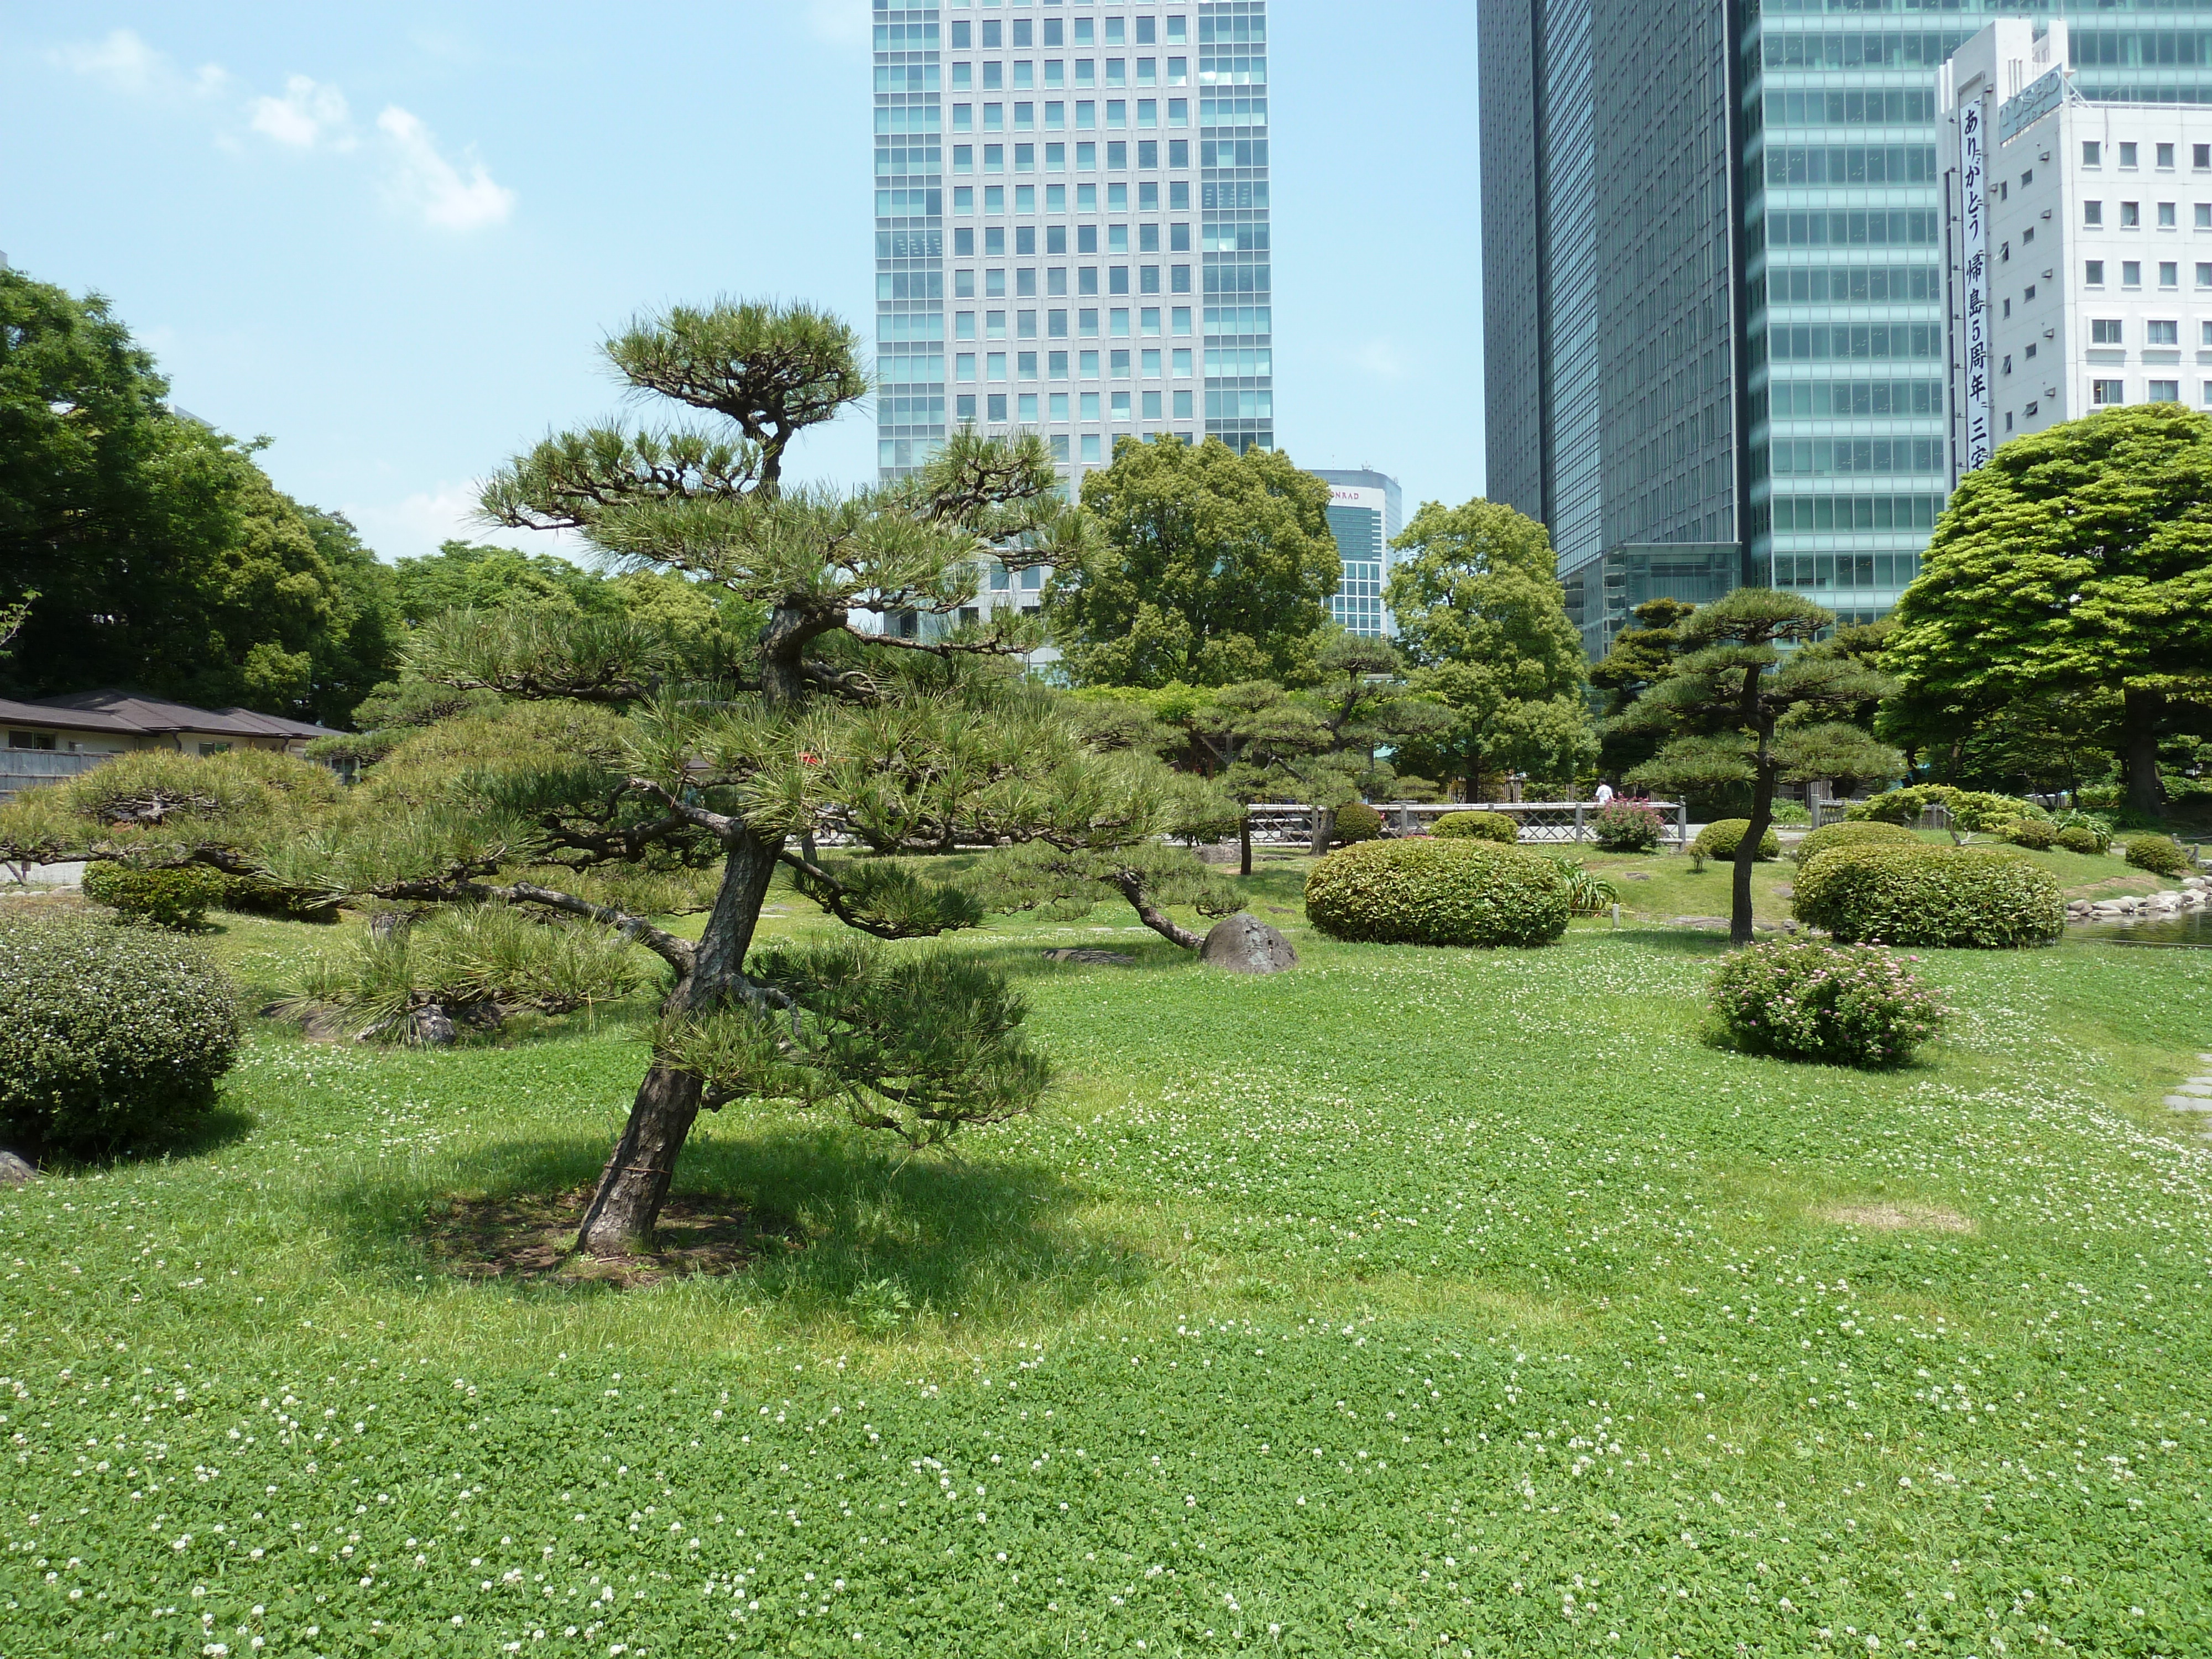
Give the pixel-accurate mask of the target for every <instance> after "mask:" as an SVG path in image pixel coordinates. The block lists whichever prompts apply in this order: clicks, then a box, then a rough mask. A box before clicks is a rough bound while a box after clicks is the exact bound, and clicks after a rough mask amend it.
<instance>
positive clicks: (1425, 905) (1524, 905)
mask: <svg viewBox="0 0 2212 1659" xmlns="http://www.w3.org/2000/svg"><path fill="white" fill-rule="evenodd" d="M1570 905H1571V892H1570V890H1569V885H1568V882H1567V879H1566V878H1565V876H1564V875H1563V874H1562V873H1561V872H1560V870H1559V866H1557V865H1556V864H1554V863H1553V862H1552V860H1549V859H1547V858H1545V857H1543V856H1542V855H1541V854H1536V853H1527V852H1523V851H1522V850H1521V849H1520V848H1517V847H1499V846H1493V845H1492V844H1490V843H1489V842H1485V841H1475V840H1468V839H1461V840H1457V841H1437V840H1434V839H1429V840H1422V841H1374V842H1367V843H1366V844H1365V845H1364V846H1360V847H1347V848H1344V850H1343V851H1341V852H1337V853H1331V854H1329V855H1328V857H1327V858H1325V859H1323V860H1322V861H1321V862H1320V863H1319V864H1317V865H1316V866H1314V871H1313V873H1312V874H1311V875H1310V876H1308V877H1307V878H1306V917H1307V919H1308V920H1309V921H1311V922H1312V923H1313V925H1314V926H1315V927H1318V928H1320V929H1321V931H1322V933H1327V934H1328V936H1329V937H1330V938H1331V939H1351V940H1354V941H1358V942H1360V943H1364V944H1369V945H1548V944H1550V943H1551V942H1552V941H1553V939H1558V938H1559V935H1560V934H1562V933H1565V932H1566V931H1567V914H1568V910H1569V908H1570Z"/></svg>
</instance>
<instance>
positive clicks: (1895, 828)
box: [1797, 821, 1919, 864]
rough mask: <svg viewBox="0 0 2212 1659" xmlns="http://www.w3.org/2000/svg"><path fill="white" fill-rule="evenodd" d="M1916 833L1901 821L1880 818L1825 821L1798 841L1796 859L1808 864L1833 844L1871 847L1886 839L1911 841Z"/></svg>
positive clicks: (1915, 843)
mask: <svg viewBox="0 0 2212 1659" xmlns="http://www.w3.org/2000/svg"><path fill="white" fill-rule="evenodd" d="M1918 839H1919V838H1918V837H1917V836H1915V835H1914V834H1913V833H1912V831H1911V830H1910V829H1906V828H1905V826H1904V825H1903V824H1900V823H1881V822H1879V821H1876V822H1872V823H1852V822H1849V821H1846V822H1844V823H1830V824H1824V825H1822V826H1821V827H1820V829H1815V830H1814V831H1813V833H1812V834H1810V835H1808V836H1806V837H1805V839H1804V840H1802V841H1801V842H1798V843H1797V862H1798V863H1800V864H1809V863H1811V862H1812V861H1813V860H1814V859H1816V858H1818V857H1820V854H1823V853H1825V852H1826V851H1827V850H1828V849H1829V848H1832V847H1871V846H1876V845H1880V844H1882V843H1886V842H1911V843H1912V844H1914V845H1916V846H1917V845H1918Z"/></svg>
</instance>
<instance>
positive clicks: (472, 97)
mask: <svg viewBox="0 0 2212 1659" xmlns="http://www.w3.org/2000/svg"><path fill="white" fill-rule="evenodd" d="M1131 3H1132V4H1133V5H1136V0H1131ZM1169 3H1170V0H1152V6H1151V7H1149V8H1148V7H1146V6H1137V9H1157V8H1158V7H1163V6H1165V5H1168V4H1169ZM868 17H869V13H868V8H867V3H866V0H708V3H693V4H689V5H669V4H663V3H655V0H631V3H629V4H626V5H623V6H619V7H614V6H606V5H604V4H601V5H592V6H588V7H587V6H584V5H580V4H563V3H557V0H539V3H531V4H522V3H469V0H443V3H438V4H423V3H414V0H378V3H376V4H375V5H373V6H330V5H277V4H274V3H268V0H261V3H252V4H247V3H236V4H221V3H195V0H167V3H106V0H67V3H40V0H7V3H6V4H5V5H4V6H0V250H4V251H5V252H6V253H7V255H8V258H9V261H10V262H11V263H12V264H15V266H16V267H17V268H18V269H20V270H25V271H27V272H29V273H30V274H32V275H33V276H38V277H40V278H42V279H44V280H46V281H50V282H55V283H61V284H63V285H64V286H66V287H68V288H70V289H72V290H77V291H82V290H84V289H99V290H100V291H101V292H103V293H105V294H106V295H108V296H109V297H110V298H111V299H112V301H114V302H115V306H116V308H117V310H118V313H119V314H120V315H121V316H122V317H123V319H125V321H126V322H128V323H129V324H130V325H131V328H132V329H133V330H134V331H136V332H137V335H138V337H140V338H141V339H142V340H143V342H145V343H146V344H148V345H149V347H151V348H152V349H153V350H154V351H155V353H156V354H157V355H158V356H159V357H160V359H161V363H162V366H163V368H165V369H166V370H167V372H168V374H170V376H171V377H172V380H173V387H174V390H173V396H174V398H175V399H176V401H177V402H178V403H179V404H180V405H181V406H183V407H184V408H185V409H188V410H191V411H192V412H193V413H194V414H197V415H198V416H202V417H203V418H204V419H207V420H210V421H212V422H215V423H216V424H217V425H218V426H221V427H222V428H225V429H226V430H228V431H231V432H234V433H237V434H239V435H246V436H251V435H260V434H265V435H268V436H270V438H272V439H274V440H275V442H274V443H273V445H272V446H271V447H270V448H269V449H268V450H267V451H266V452H264V455H263V457H262V459H263V462H264V465H266V466H267V467H268V468H269V470H270V473H271V474H272V476H273V477H275V478H276V482H277V483H278V484H279V485H280V486H281V487H282V488H283V489H287V490H289V491H290V492H291V493H292V494H294V495H296V496H298V497H300V498H301V499H302V500H304V501H311V502H313V503H315V504H316V505H318V506H322V507H337V508H342V509H343V510H344V511H345V512H347V513H350V514H351V515H352V516H353V517H354V519H355V520H356V522H357V523H358V524H359V525H360V526H362V531H363V532H364V534H365V535H366V536H367V537H368V540H369V543H370V544H371V545H372V546H374V547H375V548H376V549H377V550H378V551H379V552H380V553H381V554H383V555H384V556H386V557H387V558H397V557H404V556H410V555H413V554H420V553H425V552H428V551H431V550H435V546H436V544H437V543H438V542H439V541H440V540H441V539H442V538H445V537H447V536H450V535H456V534H471V535H473V534H478V533H479V532H476V531H474V530H472V529H471V528H470V527H468V526H466V525H465V523H464V515H465V513H466V512H467V510H468V507H469V505H470V502H471V497H472V491H471V480H473V479H475V478H477V477H482V476H483V474H484V473H485V472H487V471H489V470H490V469H491V468H493V467H495V466H496V465H498V464H499V463H500V462H501V460H503V459H505V458H506V457H507V455H508V454H510V453H513V451H514V450H515V449H517V448H518V447H521V446H523V445H525V444H526V443H528V442H530V441H532V440H534V439H535V438H537V437H538V436H539V435H542V434H543V433H544V432H545V431H546V430H548V429H549V428H556V427H562V426H567V425H570V424H574V423H576V422H582V421H586V420H589V419H593V418H598V417H600V416H605V415H607V414H609V413H611V412H613V411H614V410H616V409H617V406H618V398H617V391H616V388H615V387H614V386H613V384H612V383H611V381H610V380H609V379H608V378H607V375H606V374H605V370H604V368H603V367H602V366H601V364H600V363H599V361H598V359H597V356H596V354H595V352H594V349H593V348H594V344H595V343H596V342H597V340H598V339H599V337H601V335H602V334H603V333H604V332H605V331H606V330H608V329H610V328H611V327H614V326H617V325H619V324H621V323H622V322H623V321H624V320H625V319H627V318H629V316H630V315H631V314H633V313H635V312H636V311H638V310H640V309H643V308H649V307H656V306H659V305H663V304H666V303H668V302H671V301H689V300H698V299H702V298H707V297H710V296H712V295H716V294H727V295H742V296H746V297H759V296H768V295H778V296H784V297H793V298H805V299H809V300H812V301H817V303H823V304H827V305H829V306H831V307H835V308H836V309H837V310H839V311H841V312H842V313H845V314H846V315H848V317H850V318H852V319H854V321H855V322H856V323H858V324H860V325H862V327H863V328H864V329H865V328H866V327H867V326H868V325H869V323H870V321H871V317H872V287H873V269H874V267H873V238H872V230H873V225H872V219H871V217H870V215H871V213H872V197H871V193H870V192H871V188H872V183H871V178H870V172H869V169H870V166H871V149H870V143H871V140H870V137H869V125H870V123H869V117H868V114H867V111H868V109H869V107H870V105H871V101H872V100H871V96H870V88H871V77H870V75H869V72H868V71H869V63H870V58H869V45H868V27H867V25H868ZM1347 17H1354V18H1357V19H1358V27H1356V28H1349V29H1348V28H1346V27H1345V26H1344V20H1345V19H1346V18H1347ZM1271 32H1272V33H1273V44H1272V49H1271V55H1270V79H1271V81H1272V83H1273V84H1272V87H1271V92H1272V94H1273V127H1274V135H1273V136H1274V147H1273V162H1274V196H1273V199H1274V204H1275V216H1274V283H1275V327H1276V352H1275V377H1276V378H1275V384H1276V399H1275V408H1276V416H1277V428H1278V437H1279V442H1280V443H1281V444H1282V446H1283V447H1284V448H1285V449H1286V450H1287V451H1288V452H1289V453H1291V456H1292V457H1293V458H1294V459H1297V461H1298V462H1299V463H1300V464H1302V465H1308V466H1358V465H1373V466H1376V467H1379V468H1381V469H1382V470H1383V471H1388V472H1391V473H1393V474H1395V476H1396V477H1398V478H1399V479H1400V481H1401V483H1403V484H1404V485H1405V488H1406V495H1407V509H1408V511H1409V512H1410V511H1411V509H1412V507H1413V505H1414V503H1416V502H1418V501H1422V500H1425V499H1431V498H1441V499H1444V500H1449V501H1461V500H1463V499H1465V498H1466V497H1468V496H1469V495H1475V494H1477V493H1479V492H1480V489H1481V487H1482V482H1483V451H1482V409H1481V404H1482V398H1481V339H1480V333H1481V329H1480V323H1481V297H1480V294H1481V289H1480V204H1479V200H1478V192H1477V149H1476V126H1475V55H1474V7H1473V6H1472V5H1471V4H1468V3H1466V0H1458V3H1443V0H1363V3H1360V4H1359V5H1358V6H1347V5H1346V4H1344V3H1343V0H1337V3H1334V4H1327V3H1323V0H1276V3H1275V6H1274V8H1273V27H1272V31H1271ZM794 459H795V461H796V463H797V471H799V472H800V473H802V474H804V475H806V476H811V477H823V478H826V479H836V480H843V481H848V482H859V481H862V480H865V479H866V478H868V477H872V467H873V459H874V444H873V432H872V424H871V422H870V419H869V417H867V416H848V417H847V418H846V419H845V420H843V421H842V422H839V423H838V424H836V426H834V427H832V428H829V430H827V431H825V432H822V433H818V434H817V435H813V436H811V437H810V438H809V439H807V440H806V441H805V443H804V445H803V448H802V452H800V453H796V454H795V456H794ZM486 539H511V540H518V541H519V542H520V543H523V544H526V542H527V538H489V537H487V538H486Z"/></svg>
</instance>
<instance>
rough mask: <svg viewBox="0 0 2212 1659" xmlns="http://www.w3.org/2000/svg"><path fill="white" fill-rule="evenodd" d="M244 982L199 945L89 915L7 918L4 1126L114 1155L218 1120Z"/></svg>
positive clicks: (2, 932)
mask: <svg viewBox="0 0 2212 1659" xmlns="http://www.w3.org/2000/svg"><path fill="white" fill-rule="evenodd" d="M239 1041H240V1037H239V1023H238V1010H237V1006H236V1000H235V994H234V992H233V991H232V989H231V986H230V982H229V981H228V980H227V979H225V978H224V977H223V975H222V971H221V970H220V969H217V968H216V966H215V964H214V963H212V962H211V961H210V960H209V958H208V957H207V956H206V955H205V954H204V952H203V951H200V950H199V948H198V947H197V946H196V945H192V944H191V943H190V942H188V941H186V940H184V939H176V938H173V937H172V936H169V935H167V934H163V933H157V932H155V931H154V930H153V929H151V928H146V927H119V926H118V925H117V924H116V923H115V922H113V921H107V920H105V919H102V918H98V917H93V916H85V915H74V916H71V915H61V916H52V915H46V916H9V917H0V1127H5V1129H6V1130H7V1131H9V1133H10V1134H11V1136H13V1137H20V1138H21V1139H23V1140H25V1141H27V1143H28V1144H29V1145H31V1146H39V1147H53V1148H61V1149H65V1150H69V1151H72V1152H109V1151H112V1150H113V1149H114V1148H115V1147H117V1146H120V1145H122V1144H124V1143H125V1142H127V1141H130V1140H132V1139H136V1138H137V1137H139V1136H142V1135H143V1134H145V1133H148V1132H149V1131H153V1130H156V1129H167V1128H173V1127H177V1126H179V1125H182V1124H185V1123H188V1122H190V1121H191V1120H193V1119H195V1118H197V1117H199V1116H201V1115H204V1114H205V1113H206V1112H207V1111H208V1109H210V1107H212V1106H213V1105H214V1103H215V1097H216V1084H217V1083H218V1082H219V1081H220V1080H221V1079H222V1075H223V1073H226V1072H228V1070H229V1069H230V1067H231V1066H232V1064H233V1062H234V1061H235V1060H236V1059H237V1057H238V1048H239Z"/></svg>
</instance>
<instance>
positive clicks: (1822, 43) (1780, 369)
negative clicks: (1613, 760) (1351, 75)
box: [1480, 0, 2212, 653]
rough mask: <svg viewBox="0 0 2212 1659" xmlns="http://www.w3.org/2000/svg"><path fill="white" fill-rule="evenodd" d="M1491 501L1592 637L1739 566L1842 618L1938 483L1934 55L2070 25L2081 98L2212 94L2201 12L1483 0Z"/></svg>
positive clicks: (1883, 578) (1924, 531)
mask: <svg viewBox="0 0 2212 1659" xmlns="http://www.w3.org/2000/svg"><path fill="white" fill-rule="evenodd" d="M2000 13H2002V14H2005V15H2014V16H2038V17H2040V16H2058V17H2065V18H2071V19H2075V20H2077V27H2075V28H2074V29H2073V30H2072V36H2073V41H2074V61H2075V64H2077V65H2079V66H2080V71H2079V75H2078V76H2077V84H2078V85H2079V86H2080V88H2081V91H2082V93H2083V94H2084V95H2086V96H2088V97H2091V98H2098V99H2109V100H2127V101H2141V102H2162V103H2212V6H2196V7H2191V6H2173V7H2165V6H2161V7H2160V9H2157V10H2156V12H2155V14H2154V15H2153V14H2152V12H2151V11H2150V9H2148V7H2144V8H2140V9H2129V10H2123V9H2118V8H2116V7H2114V6H2112V5H2111V4H2109V3H2097V0H2078V3H2075V4H2070V5H2060V6H2050V5H2025V4H2020V3H2015V0H1765V3H1763V4H1754V3H1750V0H1480V25H1481V32H1480V51H1481V53H1482V62H1481V65H1480V70H1481V91H1482V126H1483V131H1482V149H1483V155H1482V169H1483V199H1484V204H1485V205H1484V226H1483V242H1484V249H1483V270H1484V282H1485V334H1486V353H1487V362H1488V369H1487V374H1488V386H1487V388H1486V390H1487V398H1486V403H1487V410H1488V430H1489V443H1490V454H1491V479H1490V493H1491V495H1492V496H1493V497H1494V498H1496V499H1499V500H1503V501H1509V502H1510V503H1511V504H1512V505H1513V506H1515V507H1519V508H1520V509H1521V510H1522V511H1523V512H1526V513H1530V514H1531V515H1532V516H1534V517H1538V518H1541V519H1542V520H1544V521H1545V523H1546V524H1547V525H1548V526H1550V527H1551V530H1552V533H1553V541H1554V543H1555V544H1556V545H1557V546H1558V548H1559V565H1560V574H1561V579H1562V580H1563V581H1564V582H1565V585H1566V587H1567V592H1568V600H1569V605H1570V609H1571V611H1572V612H1573V614H1574V615H1575V617H1576V620H1577V623H1579V624H1580V625H1581V626H1582V629H1583V639H1584V642H1585V644H1586V645H1587V646H1588V647H1589V649H1590V651H1591V652H1592V653H1599V652H1601V651H1602V650H1603V649H1604V648H1605V647H1606V646H1607V644H1608V643H1609V642H1610V641H1611V638H1612V636H1613V633H1614V632H1615V631H1617V630H1618V629H1619V627H1620V624H1621V623H1622V621H1623V620H1624V619H1625V617H1626V613H1627V611H1628V610H1629V609H1630V608H1631V607H1632V606H1633V605H1635V604H1637V603H1638V602H1639V601H1640V600H1641V599H1646V598H1653V597H1657V596H1658V595H1660V594H1671V595H1672V596H1673V597H1675V598H1678V599H1692V600H1697V599H1710V598H1712V597H1716V596H1717V594H1718V593H1720V592H1725V591H1726V589H1727V588H1728V587H1730V586H1735V585H1737V584H1739V583H1741V582H1757V583H1771V584H1772V585H1774V586H1780V587H1785V588H1792V589H1796V590H1797V591H1801V592H1804V593H1806V594H1807V595H1808V597H1810V598H1812V599H1817V600H1818V601H1819V602H1820V603H1821V604H1823V605H1827V606H1829V607H1830V608H1832V609H1833V610H1835V611H1837V612H1838V614H1839V615H1840V616H1842V617H1844V618H1846V619H1847V620H1870V619H1872V618H1873V617H1877V616H1879V615H1881V613H1883V612H1884V611H1887V609H1888V608H1889V606H1890V605H1892V604H1893V603H1894V602H1895V600H1896V597H1897V594H1898V592H1899V590H1901V589H1902V588H1903V586H1905V584H1906V583H1907V582H1909V581H1911V580H1912V578H1913V576H1914V575H1916V574H1917V573H1918V568H1919V553H1920V550H1921V549H1922V548H1923V547H1924V546H1925V544H1926V543H1927V539H1928V533H1929V530H1930V529H1931V528H1932V527H1933V526H1934V524H1935V520H1936V514H1937V513H1939V512H1940V511H1941V510H1942V505H1943V501H1944V498H1945V495H1947V493H1948V485H1949V475H1950V471H1951V457H1950V455H1949V453H1948V447H1949V438H1948V422H1947V420H1946V416H1945V392H1944V380H1945V374H1944V353H1945V349H1946V348H1945V338H1946V328H1945V319H1946V308H1947V303H1948V301H1947V295H1946V291H1945V283H1944V277H1943V274H1942V272H1943V250H1942V246H1941V244H1940V237H1941V234H1942V188H1943V186H1942V179H1941V177H1940V174H1939V170H1938V165H1937V161H1936V130H1937V119H1938V116H1937V111H1936V71H1937V70H1938V68H1939V67H1940V66H1941V65H1942V62H1943V60H1944V59H1945V58H1947V57H1948V56H1949V55H1950V53H1951V52H1954V51H1955V50H1956V49H1957V47H1958V46H1960V43H1962V42H1963V41H1965V40H1966V39H1967V38H1968V36H1970V35H1972V33H1975V32H1976V31H1977V30H1978V29H1979V28H1980V27H1982V25H1983V23H1984V21H1985V20H1986V18H1988V17H1989V16H1991V15H1998V14H2000Z"/></svg>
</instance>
